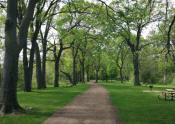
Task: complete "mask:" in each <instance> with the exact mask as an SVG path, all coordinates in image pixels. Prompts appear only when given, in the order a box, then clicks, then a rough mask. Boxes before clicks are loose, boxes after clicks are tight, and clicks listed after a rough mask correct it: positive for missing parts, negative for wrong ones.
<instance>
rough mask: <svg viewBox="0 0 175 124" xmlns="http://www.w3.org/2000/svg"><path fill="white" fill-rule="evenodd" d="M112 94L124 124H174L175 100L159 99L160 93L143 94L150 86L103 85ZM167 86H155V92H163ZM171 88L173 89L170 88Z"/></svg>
mask: <svg viewBox="0 0 175 124" xmlns="http://www.w3.org/2000/svg"><path fill="white" fill-rule="evenodd" d="M100 84H102V85H104V86H106V88H107V90H108V91H109V93H110V99H111V101H112V103H113V104H114V105H115V106H116V107H117V108H118V110H119V112H118V115H119V117H120V119H121V121H122V122H123V124H174V123H175V100H174V101H165V100H164V99H163V98H161V99H160V100H159V99H158V97H157V95H158V94H160V93H143V90H149V88H148V86H140V87H138V86H132V84H128V83H127V84H121V83H120V82H115V83H103V82H100ZM166 88H167V86H166V87H165V86H162V87H161V86H160V85H159V86H154V88H153V90H158V91H163V90H165V89H166ZM169 88H171V87H169Z"/></svg>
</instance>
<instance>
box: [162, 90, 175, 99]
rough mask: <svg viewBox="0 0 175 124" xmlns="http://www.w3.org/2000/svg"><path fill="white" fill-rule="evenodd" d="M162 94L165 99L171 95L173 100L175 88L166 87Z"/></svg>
mask: <svg viewBox="0 0 175 124" xmlns="http://www.w3.org/2000/svg"><path fill="white" fill-rule="evenodd" d="M162 95H163V96H164V97H165V100H167V98H169V97H171V100H173V99H174V97H175V90H173V89H166V90H165V91H164V92H162Z"/></svg>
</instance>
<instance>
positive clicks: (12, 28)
mask: <svg viewBox="0 0 175 124" xmlns="http://www.w3.org/2000/svg"><path fill="white" fill-rule="evenodd" d="M36 3H37V1H35V0H30V1H29V4H28V7H27V10H26V12H25V15H24V18H23V20H22V22H21V25H20V28H19V36H18V41H17V35H16V33H17V32H16V25H17V0H7V19H6V24H5V58H4V65H3V80H2V89H1V95H0V113H1V114H5V113H12V112H19V111H21V110H23V109H22V108H21V107H20V106H19V104H18V101H17V80H18V58H19V53H20V51H21V50H22V48H23V47H24V45H25V43H26V42H27V34H28V28H29V24H30V21H31V20H32V17H33V13H34V8H35V5H36Z"/></svg>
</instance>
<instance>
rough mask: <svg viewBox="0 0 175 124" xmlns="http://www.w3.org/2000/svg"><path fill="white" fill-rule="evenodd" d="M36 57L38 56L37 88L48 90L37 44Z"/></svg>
mask: <svg viewBox="0 0 175 124" xmlns="http://www.w3.org/2000/svg"><path fill="white" fill-rule="evenodd" d="M35 55H36V80H37V88H38V89H42V88H46V85H45V84H44V83H43V78H42V70H41V57H40V51H39V46H38V44H37V43H36V46H35Z"/></svg>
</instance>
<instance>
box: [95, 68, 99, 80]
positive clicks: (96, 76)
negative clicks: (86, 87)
mask: <svg viewBox="0 0 175 124" xmlns="http://www.w3.org/2000/svg"><path fill="white" fill-rule="evenodd" d="M95 82H96V83H98V70H96V73H95Z"/></svg>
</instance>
